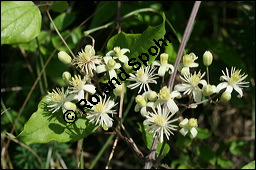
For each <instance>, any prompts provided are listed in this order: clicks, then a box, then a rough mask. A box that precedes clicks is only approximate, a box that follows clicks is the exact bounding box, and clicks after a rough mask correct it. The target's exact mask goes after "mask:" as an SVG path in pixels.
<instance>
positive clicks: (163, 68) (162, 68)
mask: <svg viewBox="0 0 256 170" xmlns="http://www.w3.org/2000/svg"><path fill="white" fill-rule="evenodd" d="M165 71H166V67H165V66H160V67H159V69H158V75H159V76H161V77H163V76H164V74H165Z"/></svg>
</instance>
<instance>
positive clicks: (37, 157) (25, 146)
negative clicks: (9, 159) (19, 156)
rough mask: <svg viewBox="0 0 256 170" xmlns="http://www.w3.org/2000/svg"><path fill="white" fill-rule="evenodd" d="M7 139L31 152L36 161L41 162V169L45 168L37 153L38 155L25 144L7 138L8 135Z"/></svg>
mask: <svg viewBox="0 0 256 170" xmlns="http://www.w3.org/2000/svg"><path fill="white" fill-rule="evenodd" d="M6 137H7V138H8V139H10V140H11V141H13V142H15V143H17V144H19V145H21V146H23V147H24V148H26V149H27V150H29V151H30V152H31V153H32V154H33V155H34V156H35V157H36V159H37V160H38V162H39V164H40V166H41V168H43V167H44V165H43V162H42V160H41V158H40V157H39V155H37V153H36V152H35V151H34V150H33V149H31V148H30V147H29V146H27V145H25V144H24V143H22V142H20V141H18V140H17V139H14V138H11V137H10V136H7V135H6Z"/></svg>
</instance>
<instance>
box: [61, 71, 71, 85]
mask: <svg viewBox="0 0 256 170" xmlns="http://www.w3.org/2000/svg"><path fill="white" fill-rule="evenodd" d="M62 79H63V81H64V83H65V85H69V81H70V80H71V74H70V73H69V72H68V71H65V72H63V74H62Z"/></svg>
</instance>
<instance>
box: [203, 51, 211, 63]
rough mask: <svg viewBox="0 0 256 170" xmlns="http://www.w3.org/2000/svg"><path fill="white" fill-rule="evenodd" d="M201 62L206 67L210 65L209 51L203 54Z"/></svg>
mask: <svg viewBox="0 0 256 170" xmlns="http://www.w3.org/2000/svg"><path fill="white" fill-rule="evenodd" d="M203 62H204V65H205V66H206V67H208V66H209V65H211V64H212V53H211V52H210V51H205V52H204V55H203Z"/></svg>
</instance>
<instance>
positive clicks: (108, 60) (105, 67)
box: [96, 56, 121, 80]
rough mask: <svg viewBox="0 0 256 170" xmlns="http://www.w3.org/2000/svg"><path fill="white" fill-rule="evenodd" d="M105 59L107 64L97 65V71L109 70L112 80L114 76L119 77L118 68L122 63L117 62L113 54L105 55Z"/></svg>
mask: <svg viewBox="0 0 256 170" xmlns="http://www.w3.org/2000/svg"><path fill="white" fill-rule="evenodd" d="M103 60H104V62H105V64H103V65H99V66H97V68H96V72H97V73H102V72H106V71H107V72H108V73H109V78H110V80H111V79H112V78H113V77H115V78H116V77H117V74H116V69H118V68H120V67H121V64H120V63H116V61H115V60H114V59H113V58H112V57H111V56H105V57H103Z"/></svg>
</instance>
